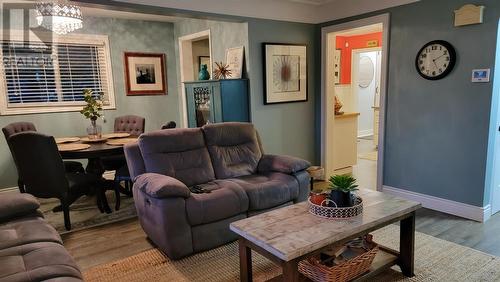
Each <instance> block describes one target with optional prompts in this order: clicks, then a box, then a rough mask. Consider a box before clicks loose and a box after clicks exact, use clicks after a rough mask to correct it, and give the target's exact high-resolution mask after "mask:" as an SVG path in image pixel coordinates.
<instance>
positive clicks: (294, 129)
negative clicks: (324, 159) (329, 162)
mask: <svg viewBox="0 0 500 282" xmlns="http://www.w3.org/2000/svg"><path fill="white" fill-rule="evenodd" d="M240 20H241V21H243V20H244V21H246V22H245V23H237V22H221V21H212V20H199V19H185V20H182V21H179V22H176V23H175V24H174V27H175V36H176V40H175V41H176V42H178V37H180V36H184V35H188V34H193V33H196V32H200V31H204V30H207V29H210V34H211V37H212V38H211V40H212V42H211V44H212V52H213V54H212V55H213V60H214V62H215V61H225V50H226V49H227V48H231V47H236V46H245V64H244V77H245V76H246V77H248V78H249V81H250V114H251V119H252V123H254V125H255V126H256V128H257V130H258V131H259V133H260V135H261V138H262V141H263V145H264V150H265V151H266V152H267V153H270V154H287V155H292V156H296V157H301V158H304V159H307V160H310V161H312V162H314V161H315V155H314V139H315V137H314V127H315V123H314V102H315V99H314V94H315V87H314V85H315V84H314V80H313V78H314V60H315V58H316V57H315V55H316V54H317V53H316V52H315V48H316V45H315V26H314V25H311V24H298V23H289V22H280V21H270V20H257V19H248V18H245V19H243V18H240ZM263 42H273V43H293V44H296V43H304V44H307V45H308V57H309V58H308V63H309V66H308V75H309V86H308V93H309V100H308V101H307V102H303V103H302V102H301V103H290V104H278V105H264V99H263V89H264V84H263V54H262V43H263ZM176 49H177V50H178V44H176ZM177 65H179V61H177ZM245 74H246V75H245Z"/></svg>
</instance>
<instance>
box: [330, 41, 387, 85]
mask: <svg viewBox="0 0 500 282" xmlns="http://www.w3.org/2000/svg"><path fill="white" fill-rule="evenodd" d="M370 40H377V41H378V46H373V47H379V46H382V32H375V33H370V34H363V35H355V36H337V38H336V43H335V46H336V48H337V49H340V52H341V56H340V84H351V66H352V62H351V60H352V50H353V49H362V48H370V47H368V46H367V43H368V41H370ZM346 43H348V47H346Z"/></svg>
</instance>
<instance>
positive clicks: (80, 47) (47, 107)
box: [0, 37, 114, 114]
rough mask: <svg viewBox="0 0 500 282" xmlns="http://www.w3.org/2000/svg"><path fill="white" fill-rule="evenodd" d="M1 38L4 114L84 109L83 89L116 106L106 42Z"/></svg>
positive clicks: (107, 103) (94, 39) (93, 38)
mask: <svg viewBox="0 0 500 282" xmlns="http://www.w3.org/2000/svg"><path fill="white" fill-rule="evenodd" d="M85 41H86V40H83V39H82V38H79V39H78V40H73V41H72V40H61V41H60V42H57V41H55V40H54V42H50V43H47V42H45V43H44V42H23V41H16V40H9V41H2V43H1V47H2V49H1V52H0V54H1V56H2V62H3V64H2V67H3V71H2V77H1V78H0V79H2V80H3V81H2V84H3V90H4V91H3V92H4V93H5V94H3V95H5V97H2V98H3V103H2V104H3V105H2V113H4V114H15V113H26V112H31V113H33V112H48V111H50V112H53V111H70V110H80V109H81V105H83V90H85V89H91V90H93V92H94V94H95V95H103V97H104V105H105V107H106V106H108V107H109V106H113V107H114V95H113V93H112V92H113V91H112V78H111V69H110V68H111V66H110V61H109V49H108V46H107V41H100V40H96V38H95V37H92V38H91V39H89V40H87V41H88V42H85Z"/></svg>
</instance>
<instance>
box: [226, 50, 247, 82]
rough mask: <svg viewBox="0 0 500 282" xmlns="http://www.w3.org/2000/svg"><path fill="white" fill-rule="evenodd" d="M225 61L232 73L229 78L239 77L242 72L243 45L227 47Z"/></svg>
mask: <svg viewBox="0 0 500 282" xmlns="http://www.w3.org/2000/svg"><path fill="white" fill-rule="evenodd" d="M226 62H227V64H228V66H229V67H228V68H229V70H230V71H231V73H232V75H231V78H232V79H237V78H241V74H242V72H243V46H240V47H234V48H229V49H227V50H226Z"/></svg>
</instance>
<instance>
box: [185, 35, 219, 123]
mask: <svg viewBox="0 0 500 282" xmlns="http://www.w3.org/2000/svg"><path fill="white" fill-rule="evenodd" d="M179 63H180V64H179V65H180V74H181V76H180V83H179V87H180V88H181V89H180V91H179V93H181V97H180V99H179V112H180V113H181V117H182V118H181V127H187V126H188V119H187V109H186V107H187V102H186V89H185V88H184V82H186V81H194V80H198V73H199V71H200V69H201V68H203V67H204V65H206V67H207V71H208V73H209V74H211V73H212V44H211V41H210V30H205V31H201V32H197V33H193V34H189V35H185V36H182V37H179Z"/></svg>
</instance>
